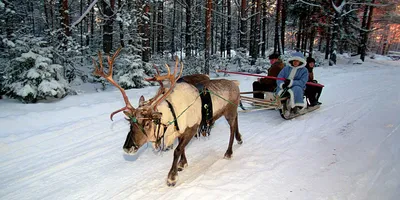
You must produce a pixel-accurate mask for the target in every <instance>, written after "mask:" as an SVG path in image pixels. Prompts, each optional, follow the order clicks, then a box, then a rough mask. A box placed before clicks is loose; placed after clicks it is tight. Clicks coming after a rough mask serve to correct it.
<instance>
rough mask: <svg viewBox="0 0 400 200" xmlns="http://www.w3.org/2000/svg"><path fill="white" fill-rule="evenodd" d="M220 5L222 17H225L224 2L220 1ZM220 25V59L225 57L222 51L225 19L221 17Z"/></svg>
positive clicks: (223, 49)
mask: <svg viewBox="0 0 400 200" xmlns="http://www.w3.org/2000/svg"><path fill="white" fill-rule="evenodd" d="M221 3H222V5H221V13H222V15H225V9H224V7H225V0H222V1H221ZM221 20H222V23H221V32H220V35H221V43H220V46H219V48H220V54H221V58H222V57H224V56H225V54H224V51H225V35H224V33H225V17H221Z"/></svg>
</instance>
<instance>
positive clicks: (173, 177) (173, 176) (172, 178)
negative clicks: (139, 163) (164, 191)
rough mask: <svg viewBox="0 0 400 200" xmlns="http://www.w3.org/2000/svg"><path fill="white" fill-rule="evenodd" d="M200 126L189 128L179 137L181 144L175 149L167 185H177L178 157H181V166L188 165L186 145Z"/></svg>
mask: <svg viewBox="0 0 400 200" xmlns="http://www.w3.org/2000/svg"><path fill="white" fill-rule="evenodd" d="M197 128H198V126H194V127H192V128H187V129H186V131H185V132H184V133H183V134H182V135H181V136H180V137H179V144H178V146H177V147H176V149H175V151H174V160H173V161H172V166H171V169H170V170H169V173H168V179H167V185H168V186H175V184H176V182H177V181H178V159H179V157H181V160H180V161H179V167H182V166H185V165H187V160H186V156H185V147H186V145H187V144H188V143H189V141H190V140H191V139H192V138H193V136H194V135H195V134H196V131H197Z"/></svg>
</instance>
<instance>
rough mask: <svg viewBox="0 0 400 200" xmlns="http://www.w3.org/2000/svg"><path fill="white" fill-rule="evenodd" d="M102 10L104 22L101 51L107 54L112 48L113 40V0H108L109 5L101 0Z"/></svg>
mask: <svg viewBox="0 0 400 200" xmlns="http://www.w3.org/2000/svg"><path fill="white" fill-rule="evenodd" d="M102 6H103V12H104V24H103V51H104V53H106V54H108V53H110V52H111V49H112V42H113V22H114V16H113V15H114V6H115V0H110V5H108V4H107V3H106V1H104V0H103V1H102Z"/></svg>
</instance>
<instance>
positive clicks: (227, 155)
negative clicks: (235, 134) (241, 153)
mask: <svg viewBox="0 0 400 200" xmlns="http://www.w3.org/2000/svg"><path fill="white" fill-rule="evenodd" d="M231 158H232V155H231V154H225V156H224V159H227V160H230V159H231Z"/></svg>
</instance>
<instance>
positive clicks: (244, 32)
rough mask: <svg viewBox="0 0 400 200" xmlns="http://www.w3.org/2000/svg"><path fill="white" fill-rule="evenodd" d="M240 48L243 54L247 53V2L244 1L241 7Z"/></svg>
mask: <svg viewBox="0 0 400 200" xmlns="http://www.w3.org/2000/svg"><path fill="white" fill-rule="evenodd" d="M240 15H241V18H240V48H241V49H242V51H243V52H242V53H244V52H245V50H246V46H247V38H246V35H247V1H246V0H242V1H241V5H240Z"/></svg>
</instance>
